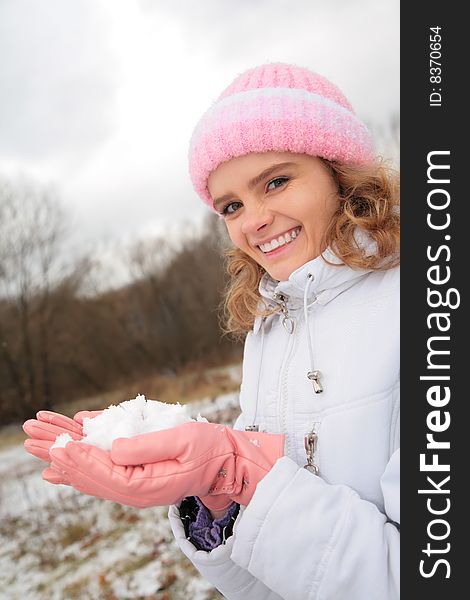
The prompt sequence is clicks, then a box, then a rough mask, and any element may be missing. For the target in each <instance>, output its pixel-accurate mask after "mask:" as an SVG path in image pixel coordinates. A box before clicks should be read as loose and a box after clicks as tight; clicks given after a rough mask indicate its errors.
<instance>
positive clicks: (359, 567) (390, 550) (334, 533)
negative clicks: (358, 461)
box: [231, 451, 400, 600]
mask: <svg viewBox="0 0 470 600" xmlns="http://www.w3.org/2000/svg"><path fill="white" fill-rule="evenodd" d="M381 485H382V490H383V493H384V500H385V507H386V510H387V511H388V512H389V516H388V517H387V515H385V514H383V513H381V512H380V511H379V510H378V509H377V507H376V506H375V505H374V504H372V503H371V502H368V501H366V500H362V499H361V498H360V497H359V496H358V494H357V493H356V492H355V491H354V490H352V489H351V488H349V487H347V486H345V485H330V484H328V483H326V482H325V481H324V480H323V479H321V478H320V477H317V476H316V475H312V474H311V473H309V472H308V471H306V470H305V469H303V468H301V467H299V466H298V465H297V464H296V463H295V462H293V461H292V460H291V459H290V458H288V457H283V458H281V459H279V460H278V461H277V463H276V464H275V466H274V467H273V468H272V469H271V471H270V472H269V473H268V475H266V477H265V478H264V479H263V480H262V481H261V482H260V483H259V484H258V487H257V489H256V492H255V494H254V496H253V498H252V500H251V502H250V504H249V505H248V507H247V508H246V509H245V511H244V513H243V516H242V518H241V519H240V522H239V524H238V527H237V528H236V531H235V537H234V543H233V550H232V554H231V558H232V560H233V561H234V562H235V563H236V564H237V565H239V566H240V567H242V568H243V569H246V570H247V571H248V572H249V573H251V574H252V575H253V576H254V577H256V578H257V579H259V580H260V581H262V582H263V583H264V584H265V585H266V586H268V587H269V588H270V589H272V590H275V591H276V593H278V594H279V595H280V596H281V597H282V598H288V599H289V600H314V599H315V600H330V599H333V598H344V599H347V600H363V599H364V598H368V597H370V593H371V592H370V590H374V592H373V595H374V598H376V599H377V600H396V599H397V598H399V543H400V540H399V536H400V534H399V526H398V522H399V518H400V517H399V451H397V452H395V453H394V454H393V455H392V457H391V459H390V461H389V463H388V465H387V468H386V470H385V472H384V474H383V476H382V478H381ZM268 555H269V559H267V556H268Z"/></svg>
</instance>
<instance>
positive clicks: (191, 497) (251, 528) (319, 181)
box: [30, 64, 399, 600]
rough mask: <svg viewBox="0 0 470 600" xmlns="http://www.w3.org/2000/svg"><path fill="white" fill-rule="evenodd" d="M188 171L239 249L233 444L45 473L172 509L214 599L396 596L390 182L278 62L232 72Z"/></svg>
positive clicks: (230, 307)
mask: <svg viewBox="0 0 470 600" xmlns="http://www.w3.org/2000/svg"><path fill="white" fill-rule="evenodd" d="M189 160H190V172H191V177H192V181H193V184H194V187H195V189H196V191H197V192H198V194H199V195H200V196H201V198H202V199H203V200H204V201H205V202H206V203H207V204H208V205H209V206H210V207H211V208H212V209H213V210H215V211H217V212H218V213H219V214H220V215H221V217H222V218H223V219H224V220H225V223H226V226H227V229H228V233H229V235H230V238H231V240H232V242H233V244H234V249H233V250H231V251H230V253H229V254H230V256H229V263H228V269H229V273H230V275H231V283H230V286H229V289H228V292H227V296H226V300H225V306H226V310H227V316H228V319H227V328H228V330H229V331H231V332H233V333H236V334H239V335H245V334H247V335H246V342H245V354H244V364H243V382H242V387H241V392H240V405H241V415H240V417H239V418H238V420H237V422H236V424H235V426H234V429H233V430H231V429H229V428H227V427H223V426H219V425H214V424H203V423H202V424H201V423H190V424H185V425H183V426H180V427H177V428H175V429H172V430H167V431H162V432H158V433H155V434H146V435H145V436H139V438H138V439H137V438H133V439H132V440H117V441H116V442H114V445H113V450H112V451H111V453H110V454H108V453H105V452H103V451H100V450H98V449H93V448H91V447H88V448H87V449H84V447H83V446H80V444H74V443H70V444H68V445H67V446H66V448H65V449H57V450H53V451H52V452H51V457H52V463H51V467H50V468H49V469H48V470H46V472H45V478H46V479H48V480H50V481H53V482H66V483H69V484H71V485H73V486H74V487H76V488H77V489H80V490H82V491H84V492H86V493H91V494H93V495H97V496H100V497H104V498H108V499H113V500H116V501H120V502H123V503H124V504H130V505H132V506H149V505H152V504H153V505H155V504H166V503H168V504H173V506H171V507H170V521H171V525H172V529H173V532H174V534H175V536H176V539H177V542H178V543H179V545H180V547H181V549H182V550H183V552H184V553H185V554H186V555H187V556H188V557H189V559H190V560H191V561H192V562H193V563H194V564H195V566H196V567H197V568H198V569H199V570H200V572H201V573H202V574H203V575H204V576H205V577H206V578H207V579H208V580H209V581H211V582H212V583H213V584H214V585H215V586H216V587H217V588H218V589H219V590H220V591H221V592H222V593H223V594H224V595H225V596H226V597H227V598H240V599H241V598H243V599H247V598H253V599H261V598H269V599H271V598H272V599H274V598H288V599H297V598H298V599H304V598H311V599H313V598H315V599H316V598H322V599H327V598H341V599H343V598H344V599H361V600H362V599H363V598H368V597H374V598H377V599H381V600H382V599H383V600H386V599H392V598H397V597H398V595H399V592H398V589H399V575H398V569H399V557H398V552H399V525H398V523H399V489H398V482H399V479H398V477H399V476H398V473H399V438H398V435H399V433H398V432H399V354H398V352H399V338H398V335H399V321H398V318H399V296H398V293H399V270H398V266H397V265H398V260H399V259H398V249H399V214H398V210H397V205H398V199H397V186H396V183H395V181H394V179H393V177H392V176H391V175H389V174H388V173H387V171H386V169H385V167H384V166H382V165H381V164H380V163H379V162H378V161H376V160H375V158H374V154H373V150H372V141H371V137H370V134H369V133H368V131H367V129H366V127H365V126H364V125H363V124H362V123H361V122H360V120H359V119H358V118H357V117H356V116H355V114H354V112H353V110H352V108H351V106H350V104H349V102H348V101H347V100H346V98H345V97H344V96H343V94H342V93H341V92H340V91H339V90H338V88H336V87H335V86H334V85H333V84H331V83H330V82H329V81H328V80H326V79H325V78H323V77H321V76H320V75H317V74H315V73H312V72H311V71H308V70H306V69H302V68H300V67H295V66H292V65H285V64H269V65H263V66H260V67H256V68H255V69H251V70H249V71H247V72H246V73H243V74H242V75H240V76H239V77H237V78H236V79H235V81H234V82H233V83H232V84H231V85H230V86H229V87H228V88H227V89H226V90H225V91H224V92H223V93H222V95H221V96H220V98H219V99H218V100H217V101H216V102H215V104H214V105H213V106H212V107H211V108H210V109H209V111H208V112H207V113H206V114H205V115H204V116H203V117H202V119H201V121H200V123H199V124H198V126H197V127H196V129H195V132H194V134H193V138H192V141H191V147H190V154H189ZM57 419H59V421H60V419H61V417H57V416H51V415H50V413H48V414H46V416H43V420H45V421H55V422H57ZM78 420H79V419H78ZM59 424H61V425H64V426H65V428H66V422H65V421H63V420H62V421H60V423H59ZM71 427H72V428H73V427H75V426H71ZM77 435H78V436H79V435H80V431H77ZM38 437H39V436H38ZM37 443H38V442H34V441H33V442H30V444H32V445H34V444H37ZM45 447H47V444H46V445H45ZM30 450H31V448H30ZM46 458H48V457H47V456H46ZM49 460H50V458H49ZM128 465H143V466H139V467H132V466H131V467H129V466H128ZM139 469H140V471H139ZM142 472H143V473H144V476H142ZM129 482H130V483H129ZM182 499H183V500H182ZM181 500H182V501H181ZM234 521H235V523H234V525H233V522H234ZM232 525H233V531H232Z"/></svg>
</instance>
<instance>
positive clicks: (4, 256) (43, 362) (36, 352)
mask: <svg viewBox="0 0 470 600" xmlns="http://www.w3.org/2000/svg"><path fill="white" fill-rule="evenodd" d="M64 234H65V216H64V213H63V211H62V209H61V206H60V204H59V201H58V199H57V197H56V195H55V193H54V192H53V191H52V190H50V189H40V188H38V187H36V186H34V185H33V184H32V183H31V182H29V181H26V180H22V181H19V182H17V183H16V184H13V183H11V182H8V181H5V180H3V181H0V297H1V298H2V305H3V310H2V313H1V315H0V336H1V346H2V352H1V357H2V359H3V363H4V372H6V374H7V375H8V376H9V380H10V385H12V386H13V387H14V388H15V390H16V394H15V396H16V398H17V399H21V400H20V404H23V403H24V405H29V406H32V407H36V406H42V407H44V408H48V407H50V406H51V403H52V395H51V376H50V340H49V334H48V331H49V325H50V320H51V318H52V313H51V298H50V293H51V286H52V284H53V282H54V281H55V280H57V279H58V277H59V276H60V274H61V272H62V271H63V265H62V264H61V261H60V243H61V240H62V239H63V236H64ZM15 407H16V409H17V412H18V414H22V412H23V407H22V406H19V405H18V404H17V402H15Z"/></svg>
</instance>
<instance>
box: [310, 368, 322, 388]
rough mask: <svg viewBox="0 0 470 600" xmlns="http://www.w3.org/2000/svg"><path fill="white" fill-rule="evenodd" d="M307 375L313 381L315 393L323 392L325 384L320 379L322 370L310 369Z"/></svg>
mask: <svg viewBox="0 0 470 600" xmlns="http://www.w3.org/2000/svg"><path fill="white" fill-rule="evenodd" d="M307 377H308V379H310V381H311V382H312V383H313V391H314V392H315V394H321V392H323V386H322V384H321V381H320V377H321V373H320V371H309V372H308V373H307Z"/></svg>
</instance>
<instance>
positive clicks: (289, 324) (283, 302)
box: [273, 292, 295, 333]
mask: <svg viewBox="0 0 470 600" xmlns="http://www.w3.org/2000/svg"><path fill="white" fill-rule="evenodd" d="M273 298H274V300H278V301H279V302H278V304H279V306H280V307H281V312H282V314H283V315H284V317H283V319H282V325H283V327H284V329H285V330H286V331H287V333H294V325H295V321H294V319H293V318H292V317H291V316H290V315H289V309H288V308H287V301H288V300H289V298H288V296H285V295H284V294H280V293H279V292H275V293H274V294H273Z"/></svg>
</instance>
